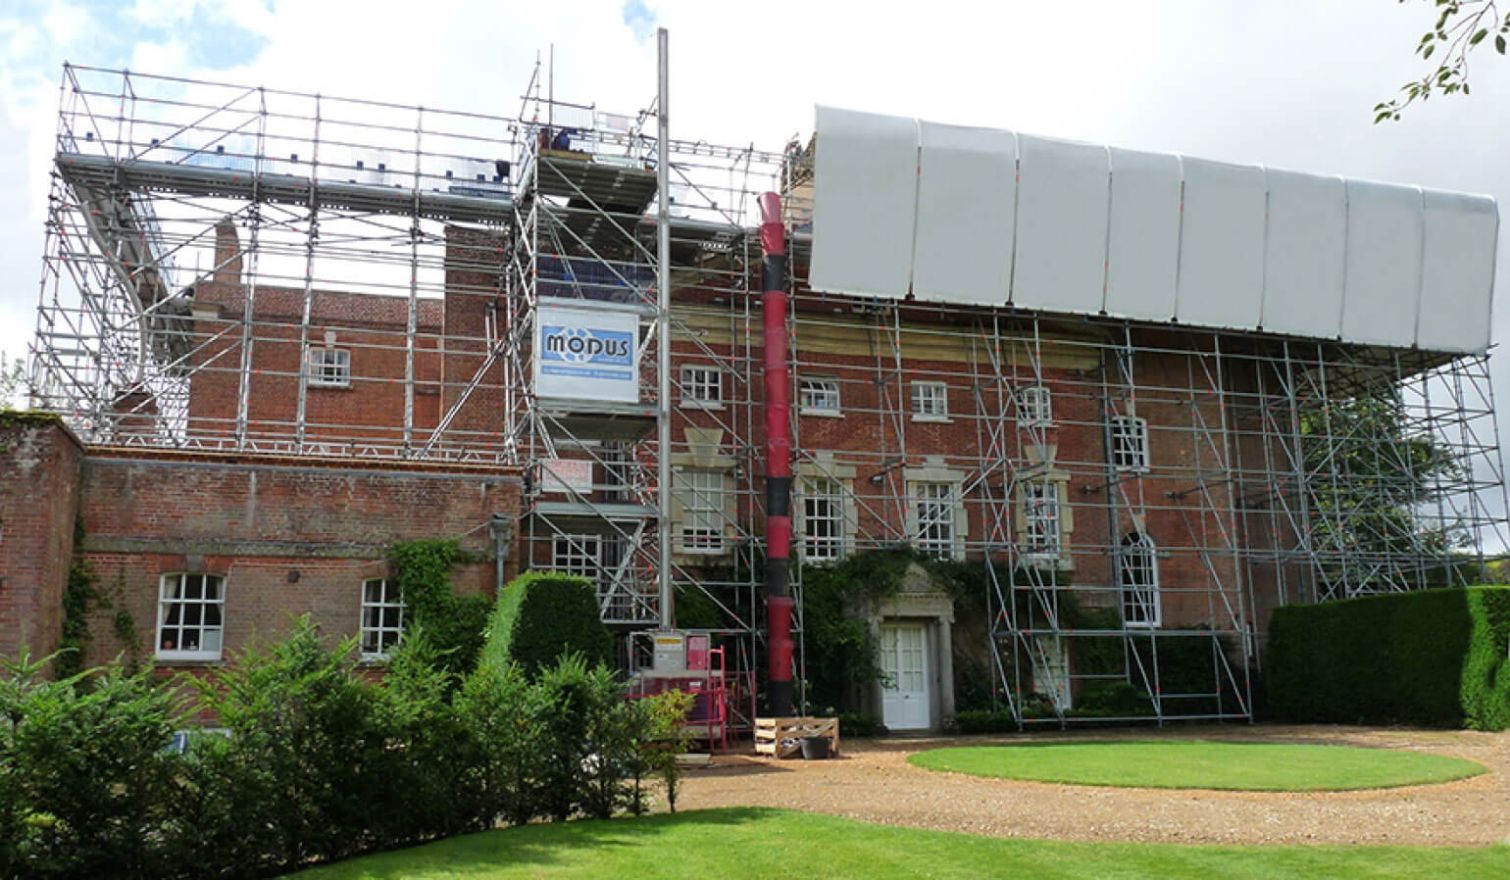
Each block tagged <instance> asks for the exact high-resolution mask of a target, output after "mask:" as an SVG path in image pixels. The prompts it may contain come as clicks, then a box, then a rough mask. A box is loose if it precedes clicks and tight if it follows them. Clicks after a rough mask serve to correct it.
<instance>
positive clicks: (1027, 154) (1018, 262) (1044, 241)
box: [1012, 135, 1111, 313]
mask: <svg viewBox="0 0 1510 880" xmlns="http://www.w3.org/2000/svg"><path fill="white" fill-rule="evenodd" d="M1017 143H1018V162H1019V168H1020V169H1021V173H1020V174H1019V175H1018V176H1019V178H1020V180H1019V182H1018V185H1017V215H1018V217H1020V218H1023V219H1024V220H1027V221H1029V222H1025V223H1023V224H1022V225H1020V226H1018V227H1017V246H1016V248H1015V250H1016V254H1015V256H1014V257H1013V269H1012V294H1013V298H1012V302H1013V303H1014V304H1017V305H1021V306H1022V307H1023V308H1028V309H1060V310H1062V311H1069V312H1077V313H1084V312H1092V313H1094V312H1098V311H1100V310H1101V303H1102V302H1103V301H1104V299H1105V289H1106V273H1105V271H1104V266H1105V265H1106V212H1107V205H1108V200H1107V192H1108V190H1109V188H1110V186H1111V175H1110V173H1109V171H1108V166H1107V160H1106V148H1105V147H1093V146H1090V145H1088V144H1076V143H1070V142H1069V141H1054V140H1048V139H1046V138H1037V137H1030V136H1028V135H1022V136H1020V137H1018V139H1017Z"/></svg>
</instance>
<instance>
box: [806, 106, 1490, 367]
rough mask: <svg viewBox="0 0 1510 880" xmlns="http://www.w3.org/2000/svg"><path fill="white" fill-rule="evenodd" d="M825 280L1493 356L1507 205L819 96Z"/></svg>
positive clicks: (874, 289) (926, 295) (817, 266)
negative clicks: (864, 107)
mask: <svg viewBox="0 0 1510 880" xmlns="http://www.w3.org/2000/svg"><path fill="white" fill-rule="evenodd" d="M816 162H817V166H816V171H815V181H814V186H815V190H814V201H815V204H814V218H813V261H812V267H811V270H810V276H809V280H810V283H811V284H812V286H813V287H814V288H815V289H818V290H827V291H833V292H836V293H851V294H859V295H865V296H883V297H894V298H895V297H904V296H907V295H909V294H911V295H912V296H914V297H916V298H918V299H922V300H930V301H942V302H958V303H970V304H985V305H1007V304H1009V303H1010V304H1011V305H1014V306H1018V307H1021V308H1028V309H1035V310H1041V311H1046V312H1062V313H1067V314H1092V315H1093V314H1106V315H1112V316H1116V317H1122V318H1129V319H1134V320H1142V321H1160V322H1163V321H1170V320H1175V321H1178V322H1179V323H1181V324H1186V325H1192V326H1200V327H1220V328H1230V329H1238V330H1260V331H1268V332H1274V333H1282V334H1287V335H1294V336H1302V337H1312V338H1320V339H1342V340H1345V341H1349V342H1360V343H1368V344H1374V345H1387V346H1392V347H1401V348H1408V347H1411V346H1419V347H1420V348H1423V349H1428V350H1432V351H1448V352H1480V351H1483V350H1485V349H1486V348H1487V347H1488V345H1489V326H1490V324H1489V310H1490V301H1491V298H1492V292H1493V279H1494V253H1495V245H1496V239H1497V237H1498V232H1499V214H1498V209H1497V208H1496V206H1495V204H1494V201H1493V200H1492V199H1488V198H1484V197H1478V196H1464V195H1457V194H1451V193H1438V192H1430V191H1423V190H1421V189H1420V188H1418V187H1405V186H1395V185H1390V184H1381V183H1370V182H1365V181H1356V180H1344V179H1342V178H1334V177H1318V176H1314V175H1308V174H1299V173H1295V172H1288V171H1276V170H1269V169H1265V168H1263V167H1260V166H1257V165H1233V164H1228V163H1223V162H1212V161H1207V160H1202V159H1192V158H1182V157H1180V156H1173V155H1162V154H1155V153H1141V152H1136V151H1131V150H1121V149H1108V148H1106V147H1101V146H1091V145H1087V144H1079V143H1071V142H1067V141H1059V140H1051V139H1048V138H1039V137H1032V136H1028V135H1020V134H1015V133H1013V132H1009V131H1000V130H989V129H974V128H960V127H956V126H945V125H936V124H933V123H926V122H925V123H919V122H918V121H917V120H913V119H905V118H898V117H889V116H877V115H874V114H866V113H855V112H852V111H848V110H836V109H833V108H829V107H819V108H818V147H817V158H816Z"/></svg>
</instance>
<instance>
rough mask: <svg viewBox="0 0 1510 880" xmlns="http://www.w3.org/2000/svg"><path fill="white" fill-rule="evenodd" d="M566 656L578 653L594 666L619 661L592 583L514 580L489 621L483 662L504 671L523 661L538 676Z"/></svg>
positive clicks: (553, 577)
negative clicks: (615, 656) (507, 666)
mask: <svg viewBox="0 0 1510 880" xmlns="http://www.w3.org/2000/svg"><path fill="white" fill-rule="evenodd" d="M563 654H577V655H579V656H580V657H581V658H582V659H583V661H584V662H585V663H586V664H587V665H588V666H589V667H593V666H597V665H599V664H611V663H612V662H613V636H612V635H611V634H609V632H608V627H607V626H606V625H605V624H604V623H603V618H602V617H601V616H600V614H599V611H598V596H597V591H596V590H594V589H593V585H592V582H591V581H589V580H588V579H587V578H584V577H577V576H575V575H565V574H556V573H552V572H531V573H529V574H522V575H520V576H519V577H517V578H514V579H513V580H512V581H510V582H509V584H508V586H506V587H504V588H503V593H502V595H500V596H499V597H498V604H497V606H495V607H494V609H493V615H492V617H491V619H489V621H488V632H487V642H486V644H485V645H484V646H483V649H482V659H483V662H484V663H488V664H493V665H495V666H497V667H498V668H502V667H503V666H505V665H507V664H508V663H510V662H513V663H517V664H519V667H520V668H521V669H522V670H524V672H525V674H526V675H527V676H529V677H530V678H534V677H535V675H536V674H537V673H538V672H539V671H540V670H541V669H544V668H546V667H548V666H554V665H555V663H556V661H557V659H558V658H560V657H561V656H562V655H563Z"/></svg>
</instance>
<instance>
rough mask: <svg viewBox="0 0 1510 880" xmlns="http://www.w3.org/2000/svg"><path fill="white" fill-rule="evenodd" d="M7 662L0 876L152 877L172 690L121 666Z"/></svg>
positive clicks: (158, 861)
mask: <svg viewBox="0 0 1510 880" xmlns="http://www.w3.org/2000/svg"><path fill="white" fill-rule="evenodd" d="M46 663H47V661H45V660H44V661H42V662H40V663H33V662H31V661H30V659H29V658H27V657H24V656H23V657H22V658H21V659H20V660H19V661H16V662H7V663H4V664H3V667H0V671H3V672H4V675H3V676H0V876H4V877H13V876H25V877H36V878H47V877H110V876H128V877H156V876H166V875H168V874H169V873H171V872H170V871H169V870H167V869H168V867H169V863H168V862H167V861H166V860H165V856H164V853H163V851H162V847H161V846H160V839H161V836H160V833H159V829H160V828H161V827H162V825H163V823H164V820H165V819H166V817H167V810H168V808H169V802H170V800H171V798H170V793H171V789H172V784H173V766H172V761H171V760H170V759H169V757H168V756H167V755H165V754H164V751H163V750H164V748H165V747H166V746H167V744H168V742H169V740H170V739H171V737H172V733H173V727H174V721H175V718H176V713H175V712H174V710H173V703H172V695H171V694H169V693H168V692H167V691H165V690H163V689H161V688H158V687H155V686H154V685H153V684H152V682H151V681H150V680H149V679H148V678H146V677H145V676H144V675H142V674H137V675H126V674H123V673H122V672H120V670H119V669H116V670H112V671H110V672H107V673H104V674H101V675H97V676H93V677H89V678H86V676H85V675H82V674H80V675H75V676H71V677H69V678H65V679H63V680H61V681H48V680H46V679H45V678H43V677H42V670H43V668H44V666H45V665H46Z"/></svg>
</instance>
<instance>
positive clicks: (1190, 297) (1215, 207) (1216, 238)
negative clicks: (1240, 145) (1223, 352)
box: [1175, 159, 1265, 328]
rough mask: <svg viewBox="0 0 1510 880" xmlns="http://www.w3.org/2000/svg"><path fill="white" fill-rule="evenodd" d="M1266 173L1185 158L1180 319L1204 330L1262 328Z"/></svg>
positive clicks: (1254, 169) (1260, 169)
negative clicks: (1207, 328) (1260, 325)
mask: <svg viewBox="0 0 1510 880" xmlns="http://www.w3.org/2000/svg"><path fill="white" fill-rule="evenodd" d="M1264 201H1265V190H1264V170H1263V169H1262V168H1259V167H1257V166H1254V165H1229V164H1227V163H1225V162H1212V161H1209V160H1206V159H1186V160H1185V214H1184V222H1183V223H1182V224H1181V227H1180V285H1179V293H1178V296H1177V300H1176V302H1175V315H1176V317H1178V318H1179V319H1180V322H1181V323H1183V324H1195V325H1197V326H1202V327H1244V328H1246V327H1257V326H1258V321H1259V317H1260V316H1261V311H1262V308H1263V296H1264Z"/></svg>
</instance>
